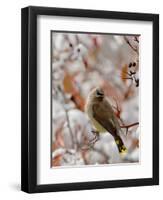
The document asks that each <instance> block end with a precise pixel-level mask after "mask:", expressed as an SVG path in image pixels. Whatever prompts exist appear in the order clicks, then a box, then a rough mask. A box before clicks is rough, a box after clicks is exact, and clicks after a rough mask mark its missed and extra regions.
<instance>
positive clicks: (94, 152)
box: [21, 6, 159, 193]
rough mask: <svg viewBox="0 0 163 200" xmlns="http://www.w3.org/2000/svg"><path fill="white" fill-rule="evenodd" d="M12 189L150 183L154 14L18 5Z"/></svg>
mask: <svg viewBox="0 0 163 200" xmlns="http://www.w3.org/2000/svg"><path fill="white" fill-rule="evenodd" d="M21 25H22V51H21V52H22V63H21V66H22V83H21V84H22V90H21V92H22V109H21V110H22V115H21V116H22V126H21V127H22V130H21V132H22V142H21V144H22V154H21V172H22V173H21V178H22V183H21V185H22V190H23V191H25V192H28V193H35V192H51V191H66V190H82V189H100V188H113V187H130V186H144V185H158V184H159V16H158V15H157V14H144V13H126V12H112V11H98V10H80V9H65V8H48V7H33V6H30V7H26V8H23V9H22V24H21Z"/></svg>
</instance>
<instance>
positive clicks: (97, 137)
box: [90, 130, 100, 145]
mask: <svg viewBox="0 0 163 200" xmlns="http://www.w3.org/2000/svg"><path fill="white" fill-rule="evenodd" d="M92 133H93V135H94V138H93V139H92V140H91V141H90V144H92V145H94V144H95V143H96V142H97V141H98V140H99V138H100V136H99V132H98V131H96V130H92Z"/></svg>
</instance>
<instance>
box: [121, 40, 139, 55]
mask: <svg viewBox="0 0 163 200" xmlns="http://www.w3.org/2000/svg"><path fill="white" fill-rule="evenodd" d="M124 39H125V41H126V42H127V44H128V45H129V46H130V47H131V49H132V50H133V51H135V52H136V53H137V54H138V49H137V48H135V47H133V46H132V44H131V43H130V41H129V40H128V38H127V37H126V36H124Z"/></svg>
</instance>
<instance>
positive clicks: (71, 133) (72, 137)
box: [58, 86, 76, 149]
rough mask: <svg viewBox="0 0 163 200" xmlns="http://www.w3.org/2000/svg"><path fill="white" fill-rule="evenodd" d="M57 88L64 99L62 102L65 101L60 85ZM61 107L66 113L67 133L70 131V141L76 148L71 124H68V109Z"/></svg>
mask: <svg viewBox="0 0 163 200" xmlns="http://www.w3.org/2000/svg"><path fill="white" fill-rule="evenodd" d="M58 89H59V91H60V93H61V94H62V97H63V99H64V103H65V102H66V97H65V94H64V92H63V91H62V89H61V87H60V86H58ZM63 108H64V111H65V114H66V120H67V127H68V129H69V133H70V135H71V139H72V143H73V148H75V149H76V145H75V144H76V143H75V140H74V136H73V132H72V129H71V126H70V119H69V115H68V111H67V109H66V108H65V106H64V105H63Z"/></svg>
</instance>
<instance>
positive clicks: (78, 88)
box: [51, 32, 140, 167]
mask: <svg viewBox="0 0 163 200" xmlns="http://www.w3.org/2000/svg"><path fill="white" fill-rule="evenodd" d="M139 39H140V37H139V36H134V35H133V36H124V35H112V34H110V35H109V34H103V35H102V34H99V35H96V34H85V33H80V34H79V33H59V32H52V55H51V56H52V149H51V158H52V162H51V166H52V167H56V166H73V165H77V166H79V165H98V164H114V163H132V162H139V149H140V144H139V143H140V141H139V136H140V135H139V125H135V124H137V122H139ZM96 86H101V87H102V88H103V89H104V91H105V95H106V96H107V98H108V100H109V101H110V103H111V105H112V107H113V109H114V111H115V114H116V116H117V118H118V119H119V122H120V124H121V125H122V126H123V128H122V130H123V132H124V138H123V139H124V143H125V145H126V147H127V149H128V152H127V154H126V155H125V156H121V155H120V154H119V152H118V149H117V146H116V144H115V142H114V139H113V137H112V136H111V135H110V133H108V132H106V133H104V134H101V135H100V139H99V140H98V141H97V142H96V143H95V144H93V145H90V141H91V140H92V139H93V138H94V135H93V133H92V132H91V130H92V126H91V124H90V121H89V119H88V117H87V115H86V113H85V112H84V106H85V102H86V99H87V96H88V93H89V92H90V90H91V89H92V88H94V87H96ZM128 125H131V126H128Z"/></svg>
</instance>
